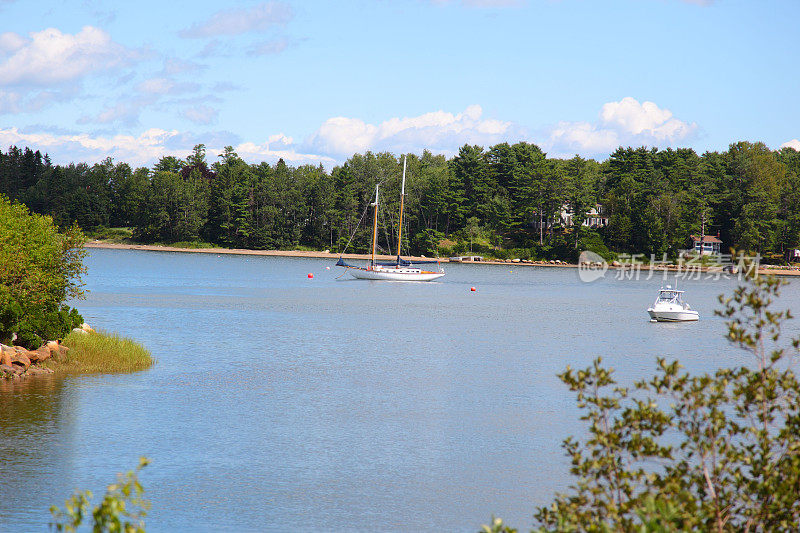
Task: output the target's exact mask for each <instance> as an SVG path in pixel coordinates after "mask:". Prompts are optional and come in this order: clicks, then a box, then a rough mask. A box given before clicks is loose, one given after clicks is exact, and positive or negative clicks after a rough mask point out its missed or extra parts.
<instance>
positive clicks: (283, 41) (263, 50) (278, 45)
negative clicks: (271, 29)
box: [247, 37, 289, 56]
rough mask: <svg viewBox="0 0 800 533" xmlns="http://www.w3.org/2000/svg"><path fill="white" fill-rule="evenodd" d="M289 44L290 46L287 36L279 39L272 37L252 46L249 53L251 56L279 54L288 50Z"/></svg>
mask: <svg viewBox="0 0 800 533" xmlns="http://www.w3.org/2000/svg"><path fill="white" fill-rule="evenodd" d="M287 46H289V40H288V39H287V38H285V37H281V38H278V39H272V40H269V41H264V42H261V43H257V44H255V45H254V46H252V47H250V50H249V51H248V52H247V53H248V54H249V55H251V56H267V55H273V54H279V53H281V52H283V51H284V50H286V47H287Z"/></svg>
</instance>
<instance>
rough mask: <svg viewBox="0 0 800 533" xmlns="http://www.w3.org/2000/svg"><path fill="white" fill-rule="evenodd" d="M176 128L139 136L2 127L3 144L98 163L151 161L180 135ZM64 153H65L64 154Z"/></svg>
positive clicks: (139, 163)
mask: <svg viewBox="0 0 800 533" xmlns="http://www.w3.org/2000/svg"><path fill="white" fill-rule="evenodd" d="M177 134H178V132H177V131H175V130H172V131H166V130H161V129H157V128H152V129H149V130H147V131H145V132H144V133H142V134H141V135H139V136H138V137H134V136H132V135H114V136H112V137H102V136H98V137H92V136H90V135H88V134H86V133H79V134H54V133H22V132H20V131H19V129H17V128H8V129H0V146H10V145H17V146H29V147H31V148H34V149H36V150H41V151H43V152H54V153H55V154H58V155H57V157H58V159H57V158H54V161H58V160H62V161H63V160H64V159H65V158H64V155H67V157H69V158H70V160H72V161H87V162H96V161H100V160H102V159H105V158H106V157H113V158H114V159H117V160H119V161H125V162H126V163H130V164H132V165H141V164H149V163H151V162H152V161H155V160H157V159H158V158H160V157H162V156H164V155H167V154H168V153H167V149H166V148H165V147H164V143H165V142H166V141H167V140H168V139H169V138H170V137H173V136H175V135H177ZM62 154H64V155H62Z"/></svg>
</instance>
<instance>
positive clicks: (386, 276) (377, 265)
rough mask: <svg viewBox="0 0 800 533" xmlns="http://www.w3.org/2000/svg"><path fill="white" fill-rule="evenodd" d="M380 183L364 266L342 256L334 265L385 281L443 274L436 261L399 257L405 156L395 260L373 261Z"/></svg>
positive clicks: (426, 278)
mask: <svg viewBox="0 0 800 533" xmlns="http://www.w3.org/2000/svg"><path fill="white" fill-rule="evenodd" d="M379 188H380V183H378V184H377V185H375V202H373V203H372V204H370V205H372V206H373V208H374V215H373V222H372V256H371V258H370V260H369V261H368V262H367V264H366V265H365V266H358V265H351V264H349V263H346V262H345V261H344V259H342V257H341V256H340V257H339V261H338V262H337V263H336V266H340V267H344V268H346V269H347V272H349V273H350V275H351V276H353V277H354V278H357V279H372V280H386V281H433V280H435V279H439V278H441V277H442V276H444V269H442V267H441V265H439V262H438V261H416V262H412V261H409V260H406V259H403V258H402V257H400V243H401V242H402V238H403V199H404V197H405V193H406V158H405V157H404V158H403V182H402V185H401V187H400V221H399V224H398V230H397V260H395V261H393V262H383V263H381V262H377V261H375V248H376V247H377V242H378V196H379ZM433 263H436V264H437V265H438V269H437V270H424V269H422V268H421V267H418V266H415V265H422V264H433Z"/></svg>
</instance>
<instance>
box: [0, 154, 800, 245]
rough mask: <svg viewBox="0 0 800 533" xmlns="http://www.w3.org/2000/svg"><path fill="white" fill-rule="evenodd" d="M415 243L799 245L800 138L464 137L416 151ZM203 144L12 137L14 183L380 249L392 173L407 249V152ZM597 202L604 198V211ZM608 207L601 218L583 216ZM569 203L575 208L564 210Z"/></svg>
mask: <svg viewBox="0 0 800 533" xmlns="http://www.w3.org/2000/svg"><path fill="white" fill-rule="evenodd" d="M407 157H408V162H407V163H408V177H407V185H406V196H405V210H404V221H403V227H404V229H403V236H404V239H403V248H402V253H403V254H411V255H427V256H436V255H439V256H448V255H458V254H466V253H474V254H481V255H485V256H489V257H497V258H506V257H521V258H526V259H527V258H531V259H564V260H572V261H574V260H575V259H576V258H577V256H578V254H579V253H580V251H581V250H586V249H588V250H593V251H596V252H598V253H600V254H602V255H604V256H606V257H613V256H614V255H615V254H621V253H629V254H633V253H642V254H645V257H650V256H651V254H652V255H654V256H656V257H658V258H659V259H660V258H662V256H663V255H664V254H666V255H667V256H668V257H670V258H674V257H676V255H677V254H678V253H679V251H680V250H682V249H686V248H689V247H691V241H690V235H692V234H695V235H699V234H701V232H702V234H704V235H714V236H718V237H719V238H720V239H721V240H722V242H723V245H722V248H723V250H724V251H727V250H728V249H729V248H735V249H737V250H743V251H748V252H752V253H759V254H761V255H762V256H766V257H774V258H776V259H778V258H779V260H785V258H786V257H788V256H787V252H788V251H790V250H794V249H795V248H800V152H797V151H795V150H793V149H791V148H783V149H781V150H779V151H775V150H771V149H769V148H768V147H767V146H766V145H764V144H763V143H759V142H755V143H754V142H737V143H735V144H731V145H730V147H729V148H728V150H727V151H724V152H706V153H704V154H702V155H698V154H697V153H696V152H695V151H694V150H692V149H688V148H678V149H671V148H669V149H665V150H660V149H657V148H647V147H638V148H633V147H627V148H625V147H620V148H618V149H617V150H616V151H615V152H614V153H612V154H610V156H609V157H608V159H606V160H605V161H602V162H599V161H596V160H594V159H584V158H581V157H579V156H575V157H573V158H571V159H558V158H552V157H548V156H547V154H546V153H544V152H543V151H542V150H541V149H540V148H539V147H538V146H536V145H534V144H529V143H525V142H519V143H516V144H508V143H501V144H497V145H494V146H492V147H490V148H488V149H485V148H483V147H481V146H470V145H465V146H463V147H461V148H460V149H459V151H458V153H457V154H456V155H455V156H453V157H451V158H447V157H445V156H443V155H434V154H432V153H430V152H428V151H424V152H423V153H422V154H421V155H418V154H408V156H407ZM210 159H211V158H209V157H207V156H206V149H205V146H204V145H197V146H195V147H194V149H193V151H192V153H191V154H190V155H189V156H188V157H187V158H186V159H185V160H182V159H179V158H177V157H174V156H167V157H163V158H161V159H160V160H159V161H158V162H157V163H156V164H155V165H154V166H153V167H152V168H145V167H142V168H133V167H131V166H130V165H129V164H127V163H125V162H115V161H113V160H112V159H111V158H107V159H105V160H103V161H101V162H99V163H96V164H93V165H89V164H86V163H70V164H68V165H59V164H53V163H52V162H51V160H50V158H49V157H48V155H46V154H42V153H41V152H40V151H38V150H34V149H33V148H28V147H24V148H19V147H16V146H12V147H10V148H8V150H7V151H6V152H3V151H1V150H0V194H2V195H4V196H6V197H7V198H8V199H10V200H11V201H17V202H19V203H22V204H25V205H26V206H28V208H29V209H31V210H32V211H33V212H36V213H40V214H46V215H50V216H51V217H52V218H53V220H54V222H55V223H56V224H57V225H58V226H59V227H62V228H68V227H71V226H72V225H73V224H76V223H77V225H78V226H79V227H80V228H81V229H83V230H84V231H86V232H87V233H88V234H89V235H90V236H93V237H96V238H102V237H103V236H104V235H109V234H113V233H114V232H113V231H110V230H109V228H126V230H125V232H123V233H122V234H123V235H125V236H126V237H127V238H129V239H131V240H132V241H133V242H138V243H160V244H179V245H184V246H191V245H195V246H197V245H216V246H222V247H229V248H248V249H307V250H330V251H331V252H334V253H336V252H341V251H343V249H344V248H345V246H346V245H347V243H348V242H350V244H349V247H348V248H347V251H348V252H366V251H367V250H368V248H369V243H370V237H371V227H370V223H369V221H368V218H369V217H370V216H371V214H370V215H368V216H367V217H365V214H366V213H367V211H368V210H369V205H370V203H371V202H372V201H373V200H374V194H375V185H376V183H380V196H381V210H380V217H379V220H380V227H381V228H382V229H381V230H380V238H379V246H380V249H381V251H383V252H385V253H397V250H396V243H395V242H394V239H395V237H393V235H396V231H397V230H396V226H397V218H398V213H399V201H400V181H401V180H400V177H401V173H402V168H403V159H402V156H397V155H395V154H392V153H388V152H384V153H372V152H367V153H365V154H355V155H353V156H352V157H350V158H349V159H348V160H347V161H345V162H344V163H343V164H341V165H339V166H336V167H334V168H333V169H332V170H331V171H327V170H326V169H325V168H324V167H322V166H321V165H319V166H314V165H302V166H297V167H293V166H289V165H287V164H286V163H285V162H284V161H283V160H279V161H278V162H277V163H276V164H274V165H271V164H269V163H266V162H262V163H259V164H250V163H247V162H245V161H244V160H243V159H242V158H240V157H239V156H238V155H237V154H236V153H235V151H234V150H233V148H231V147H226V148H225V149H224V151H223V152H222V154H221V155H220V156H219V157H218V158H216V160H214V161H211V160H210ZM592 209H594V210H595V211H592ZM598 209H599V210H600V211H601V212H602V215H603V216H604V217H606V218H604V219H603V224H584V222H585V221H586V220H587V217H588V216H589V215H588V213H590V212H592V213H594V212H596V211H597V210H598ZM565 212H568V213H571V223H566V222H565V219H564V218H563V216H562V215H563V213H565Z"/></svg>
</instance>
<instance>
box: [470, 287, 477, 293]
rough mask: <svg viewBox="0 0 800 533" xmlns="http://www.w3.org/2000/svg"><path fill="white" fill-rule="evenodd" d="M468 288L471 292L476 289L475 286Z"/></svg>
mask: <svg viewBox="0 0 800 533" xmlns="http://www.w3.org/2000/svg"><path fill="white" fill-rule="evenodd" d="M469 290H471V291H472V292H475V291H476V290H477V289H476V288H475V287H470V288H469Z"/></svg>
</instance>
